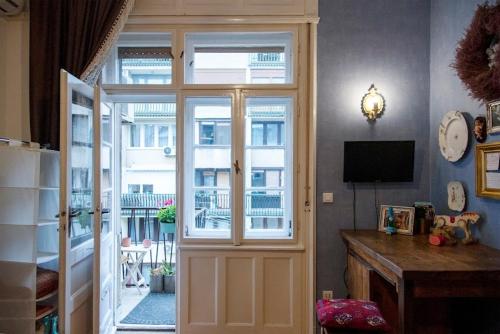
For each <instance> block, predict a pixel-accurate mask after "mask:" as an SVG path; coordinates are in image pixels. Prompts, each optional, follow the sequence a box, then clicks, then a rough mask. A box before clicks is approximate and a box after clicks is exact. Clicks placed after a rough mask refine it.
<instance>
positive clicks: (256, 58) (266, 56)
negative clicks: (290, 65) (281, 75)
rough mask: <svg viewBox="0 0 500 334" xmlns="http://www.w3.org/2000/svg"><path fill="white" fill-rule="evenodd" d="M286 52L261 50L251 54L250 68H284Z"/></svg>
mask: <svg viewBox="0 0 500 334" xmlns="http://www.w3.org/2000/svg"><path fill="white" fill-rule="evenodd" d="M285 66H286V64H285V53H284V52H279V53H278V52H261V53H251V54H250V62H249V67H250V68H277V69H284V68H285Z"/></svg>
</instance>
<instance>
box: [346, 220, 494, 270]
mask: <svg viewBox="0 0 500 334" xmlns="http://www.w3.org/2000/svg"><path fill="white" fill-rule="evenodd" d="M340 233H341V236H342V238H343V239H344V241H346V242H348V243H349V245H350V247H351V248H352V249H354V248H356V249H358V250H359V251H360V252H362V253H364V254H366V255H368V256H370V257H371V258H372V259H373V260H375V261H377V262H379V263H381V264H382V265H383V266H385V267H386V268H388V269H389V270H390V271H392V272H393V273H395V274H396V275H397V276H398V277H404V278H408V277H419V274H426V276H425V277H429V275H428V274H429V273H432V272H434V273H436V275H435V277H436V278H441V277H443V276H450V275H453V276H456V275H457V274H460V275H461V276H463V275H467V274H474V275H476V274H482V277H483V278H486V279H498V280H500V250H497V249H494V248H491V247H488V246H485V245H481V244H473V245H463V244H461V243H460V242H459V243H457V245H455V246H442V247H439V246H433V245H430V244H429V243H428V241H427V238H428V236H427V235H415V236H407V235H400V234H397V235H392V236H391V235H387V234H385V233H383V232H379V231H374V230H357V231H353V230H342V231H341V232H340ZM443 278H444V277H443Z"/></svg>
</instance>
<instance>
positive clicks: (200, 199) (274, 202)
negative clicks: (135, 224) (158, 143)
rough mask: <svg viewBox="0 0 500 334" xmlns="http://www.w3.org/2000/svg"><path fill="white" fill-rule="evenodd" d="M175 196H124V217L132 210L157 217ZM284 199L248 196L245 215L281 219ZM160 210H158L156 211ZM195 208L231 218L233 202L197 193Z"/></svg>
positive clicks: (257, 195) (207, 213)
mask: <svg viewBox="0 0 500 334" xmlns="http://www.w3.org/2000/svg"><path fill="white" fill-rule="evenodd" d="M175 198H176V197H175V194H122V198H121V205H122V215H130V210H131V208H134V209H135V214H136V215H137V216H143V215H144V214H145V212H144V210H141V208H148V209H149V214H150V216H153V215H154V216H156V213H157V211H158V210H159V208H161V207H163V206H164V205H163V204H164V203H165V202H166V201H168V200H172V201H173V202H174V203H175ZM283 206H284V198H283V195H282V194H275V195H274V194H273V195H270V194H258V193H256V194H247V195H246V196H245V214H246V215H247V216H257V217H279V216H282V215H283ZM154 208H158V209H156V210H155V209H154ZM195 208H196V209H197V210H201V209H203V210H204V214H205V216H219V217H224V216H227V217H229V216H230V212H231V201H230V195H229V194H218V193H197V194H196V195H195Z"/></svg>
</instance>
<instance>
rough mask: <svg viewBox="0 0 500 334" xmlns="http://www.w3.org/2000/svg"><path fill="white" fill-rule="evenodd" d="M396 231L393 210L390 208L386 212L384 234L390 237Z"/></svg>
mask: <svg viewBox="0 0 500 334" xmlns="http://www.w3.org/2000/svg"><path fill="white" fill-rule="evenodd" d="M397 231H398V230H397V229H396V224H395V223H394V209H393V208H392V207H390V208H389V209H388V210H387V226H386V227H385V233H386V234H389V235H392V234H395V233H396V232H397Z"/></svg>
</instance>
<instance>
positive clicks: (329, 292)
mask: <svg viewBox="0 0 500 334" xmlns="http://www.w3.org/2000/svg"><path fill="white" fill-rule="evenodd" d="M323 299H333V291H332V290H323Z"/></svg>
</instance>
